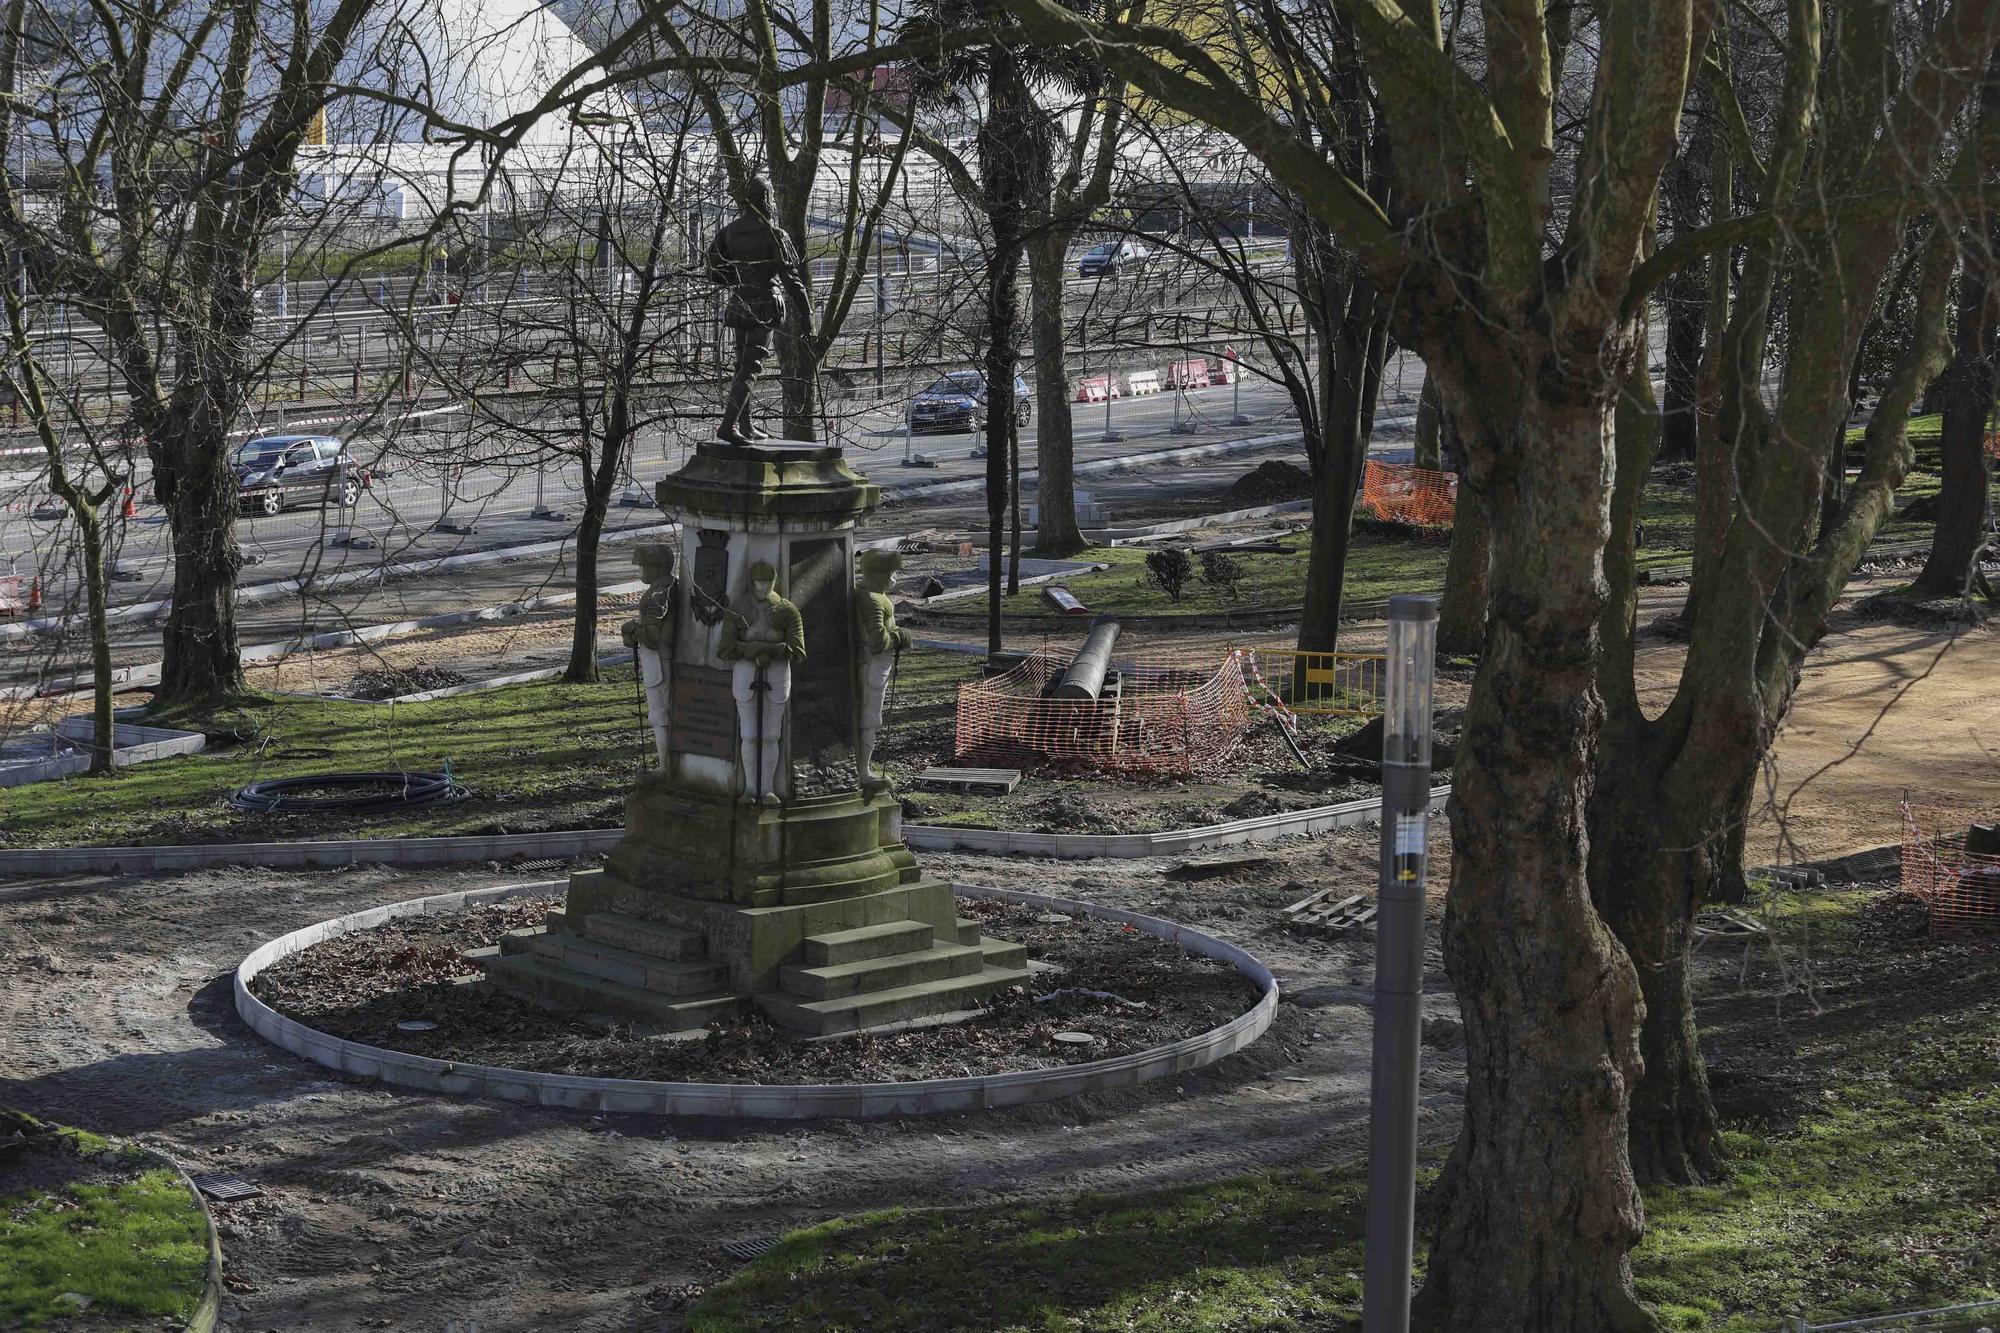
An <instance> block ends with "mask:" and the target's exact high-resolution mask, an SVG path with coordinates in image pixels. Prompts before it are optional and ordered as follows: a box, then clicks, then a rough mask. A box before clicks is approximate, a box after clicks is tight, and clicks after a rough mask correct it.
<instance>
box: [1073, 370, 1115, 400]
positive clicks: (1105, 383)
mask: <svg viewBox="0 0 2000 1333" xmlns="http://www.w3.org/2000/svg"><path fill="white" fill-rule="evenodd" d="M1123 396H1124V395H1123V394H1121V393H1119V392H1118V384H1117V381H1115V380H1113V379H1112V378H1111V377H1110V376H1109V375H1085V376H1084V377H1083V378H1082V379H1080V380H1078V381H1077V382H1076V401H1077V402H1079V403H1102V402H1105V401H1107V400H1108V399H1112V398H1121V397H1123Z"/></svg>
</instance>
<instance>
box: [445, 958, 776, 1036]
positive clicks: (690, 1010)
mask: <svg viewBox="0 0 2000 1333" xmlns="http://www.w3.org/2000/svg"><path fill="white" fill-rule="evenodd" d="M482 954H483V955H489V956H487V957H484V958H480V957H476V955H482ZM465 957H466V958H467V960H468V961H473V962H477V963H479V964H480V966H482V967H483V968H484V969H485V972H486V979H487V981H488V982H490V983H492V984H493V985H495V986H498V987H499V988H500V989H501V990H503V991H506V992H507V993H508V994H509V995H512V996H515V997H516V998H518V999H522V1000H526V1001H527V1002H529V1003H530V1004H535V1005H540V1006H542V1007H544V1008H549V1009H556V1010H560V1011H565V1012H570V1013H576V1012H582V1013H587V1014H604V1015H607V1016H610V1017H613V1018H636V1019H642V1020H645V1021H647V1022H650V1023H656V1024H658V1025H660V1026H661V1027H665V1028H670V1029H673V1030H676V1031H678V1030H681V1029H686V1028H698V1027H706V1026H708V1025H709V1024H710V1023H713V1022H715V1021H716V1020H717V1019H722V1018H732V1017H734V1016H735V1015H737V1014H739V1013H741V1012H742V1011H743V997H742V996H741V995H736V994H732V993H730V992H727V991H711V992H708V993H706V994H700V995H682V996H672V995H662V994H660V993H658V992H657V991H650V990H641V989H640V988H639V987H637V986H625V985H621V984H619V983H618V982H615V981H606V980H605V979H604V978H602V977H592V976H585V975H584V974H583V973H581V972H573V971H571V970H570V969H569V968H566V967H563V966H561V965H560V964H557V963H552V962H550V961H549V960H548V959H546V958H543V957H541V956H540V955H538V954H529V953H517V954H502V953H501V952H500V951H499V950H498V949H474V950H470V951H468V952H467V953H466V955H465Z"/></svg>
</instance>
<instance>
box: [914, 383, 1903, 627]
mask: <svg viewBox="0 0 2000 1333" xmlns="http://www.w3.org/2000/svg"><path fill="white" fill-rule="evenodd" d="M1936 420H1937V418H1936V417H1920V418H1915V419H1913V420H1912V422H1911V427H1912V433H1913V435H1914V434H1916V433H1917V432H1918V431H1919V430H1920V429H1922V428H1923V423H1925V422H1930V423H1933V424H1932V425H1931V426H1930V427H1929V429H1930V430H1931V432H1932V434H1931V436H1930V437H1929V438H1930V439H1931V440H1933V441H1934V440H1935V430H1936V427H1935V424H1934V423H1935V422H1936ZM1936 468H1937V462H1936V450H1935V448H1934V447H1933V448H1932V449H1930V450H1929V452H1928V454H1926V453H1925V451H1924V448H1923V446H1922V444H1921V443H1920V444H1919V449H1918V468H1917V470H1913V471H1912V472H1911V474H1910V476H1909V478H1908V480H1907V481H1906V482H1905V483H1904V485H1903V487H1902V489H1901V490H1900V491H1898V493H1897V494H1898V496H1899V499H1900V501H1901V502H1903V503H1907V502H1909V501H1910V500H1914V499H1917V498H1919V497H1921V496H1927V495H1934V494H1936V492H1937V488H1938V478H1937V474H1936ZM1640 520H1641V522H1642V523H1643V524H1644V527H1645V544H1644V545H1643V546H1642V547H1641V548H1640V550H1639V553H1638V563H1639V568H1640V569H1642V570H1659V569H1668V568H1673V567H1685V566H1686V565H1687V563H1688V561H1689V560H1690V558H1691V552H1692V550H1693V543H1694V488H1693V485H1692V483H1673V482H1666V481H1660V480H1654V481H1652V482H1649V483H1648V484H1647V486H1646V493H1645V497H1644V499H1643V500H1642V501H1641V503H1640ZM1930 532H1931V525H1930V524H1929V523H1913V522H1902V521H1895V520H1892V521H1891V522H1890V523H1888V524H1887V525H1886V526H1885V527H1884V528H1883V530H1882V532H1881V533H1880V534H1879V539H1880V540H1882V541H1891V542H1896V541H1912V540H1917V539H1928V538H1929V536H1930ZM1290 540H1291V544H1292V546H1293V548H1294V549H1293V550H1292V551H1291V552H1290V553H1289V554H1282V555H1281V554H1272V553H1243V554H1239V555H1237V556H1236V559H1237V560H1238V561H1239V562H1241V564H1242V566H1243V572H1244V576H1243V581H1242V583H1241V584H1240V585H1239V586H1238V589H1237V596H1236V597H1235V599H1234V600H1232V599H1231V598H1230V597H1229V596H1228V594H1227V593H1226V592H1225V591H1224V590H1223V589H1220V588H1214V587H1210V586H1209V585H1207V584H1205V583H1203V582H1201V580H1200V577H1199V575H1198V574H1197V576H1196V577H1195V578H1194V579H1192V580H1190V581H1189V583H1188V585H1187V586H1186V588H1184V589H1183V590H1182V594H1181V598H1180V600H1179V601H1178V602H1176V601H1173V600H1171V599H1170V598H1168V596H1167V595H1166V594H1165V593H1164V592H1162V591H1160V589H1158V588H1157V587H1155V586H1153V584H1152V583H1151V582H1150V581H1149V580H1148V579H1147V577H1146V549H1147V548H1144V547H1131V546H1114V547H1093V548H1092V549H1090V550H1089V551H1086V552H1085V553H1083V554H1082V555H1080V556H1078V557H1077V558H1078V559H1082V560H1091V561H1096V562H1098V563H1101V564H1106V565H1108V566H1110V567H1109V568H1108V569H1102V570H1098V571H1095V572H1093V573H1089V574H1080V575H1077V576H1076V577H1074V578H1069V579H1064V580H1062V583H1063V586H1064V587H1066V588H1068V589H1069V590H1070V592H1071V593H1073V594H1075V596H1076V597H1077V599H1078V600H1079V601H1081V602H1082V603H1083V604H1084V605H1085V606H1087V607H1089V608H1090V609H1091V610H1092V611H1099V612H1112V613H1114V614H1124V615H1133V614H1140V613H1154V614H1158V613H1168V614H1176V613H1177V614H1182V615H1214V614H1218V613H1222V612H1227V611H1257V610H1274V609H1281V608H1292V607H1297V606H1299V605H1300V604H1301V603H1302V602H1303V601H1304V600H1305V584H1306V554H1307V548H1308V539H1307V537H1306V535H1305V534H1303V533H1301V534H1299V535H1298V536H1296V537H1294V538H1291V539H1290ZM1446 555H1447V548H1446V544H1445V542H1444V541H1442V540H1433V541H1419V540H1415V539H1413V538H1410V537H1404V536H1401V535H1390V534H1388V533H1385V532H1383V531H1381V530H1380V529H1377V528H1363V529H1358V530H1357V531H1356V532H1355V534H1354V538H1353V541H1352V542H1351V543H1350V545H1349V547H1348V553H1347V578H1346V581H1345V585H1344V587H1343V589H1342V596H1343V598H1344V599H1346V600H1348V601H1373V600H1377V599H1380V598H1383V597H1387V596H1389V595H1390V594H1392V593H1400V592H1414V593H1426V592H1429V593H1435V592H1439V591H1441V590H1442V589H1443V587H1444V566H1445V557H1446ZM984 607H985V602H984V599H982V598H973V599H968V600H966V601H962V602H958V603H955V604H947V606H946V607H941V608H940V609H939V612H938V613H937V614H939V615H941V616H946V617H951V618H954V619H957V618H963V619H967V620H974V619H978V618H980V617H982V616H984V615H985V610H984ZM1002 607H1003V609H1004V610H1005V612H1006V613H1007V614H1009V615H1042V614H1048V613H1049V611H1050V607H1049V604H1048V603H1047V602H1046V601H1045V600H1044V599H1043V597H1042V589H1041V588H1040V587H1039V586H1037V587H1033V588H1027V589H1023V590H1022V591H1021V592H1019V593H1017V594H1016V595H1014V596H1012V597H1009V598H1007V599H1006V600H1005V601H1004V602H1003V603H1002Z"/></svg>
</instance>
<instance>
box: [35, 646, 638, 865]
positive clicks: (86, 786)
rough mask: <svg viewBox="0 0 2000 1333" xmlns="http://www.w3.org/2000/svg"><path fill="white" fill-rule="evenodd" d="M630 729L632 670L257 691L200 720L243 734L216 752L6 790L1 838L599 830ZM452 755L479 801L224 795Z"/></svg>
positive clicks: (626, 754) (439, 762) (53, 840)
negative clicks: (254, 804) (299, 808)
mask: <svg viewBox="0 0 2000 1333" xmlns="http://www.w3.org/2000/svg"><path fill="white" fill-rule="evenodd" d="M640 725H641V724H640V721H639V704H638V701H637V699H636V698H635V694H634V683H633V677H632V670H631V668H630V667H625V668H622V669H619V670H616V671H612V672H608V673H606V679H605V680H604V681H602V682H601V683H598V684H594V685H563V684H556V683H550V684H538V685H520V686H512V687H509V688H506V689H500V690H491V691H487V692H485V693H481V694H469V695H461V696H459V697H458V698H454V699H439V700H435V701H433V702H430V703H417V704H397V705H394V706H390V705H385V704H353V703H335V702H330V701H322V700H311V699H298V698H282V699H269V700H263V701H258V702H254V703H252V704H250V705H248V706H246V707H244V708H242V709H240V710H236V711H233V712H231V713H228V714H224V715H221V716H217V717H214V718H212V719H209V720H208V721H207V722H206V724H205V725H204V727H203V729H205V730H210V731H215V730H220V729H223V728H230V727H233V728H235V729H236V730H237V731H238V732H239V734H241V735H242V736H243V737H244V739H243V740H241V741H240V742H238V743H235V744H232V745H229V746H228V747H227V748H221V749H217V748H214V744H213V742H211V749H210V750H209V751H206V752H204V753H201V754H194V755H188V756H185V757H182V758H177V759H162V760H158V761H155V762H153V763H148V764H138V765H135V766H133V767H131V768H126V769H120V770H118V771H117V772H116V773H114V774H112V775H109V776H106V777H94V778H84V777H79V778H71V779H68V780H66V781H62V782H43V783H36V784H34V785H31V786H26V787H16V788H14V789H12V790H11V791H9V792H8V793H7V800H6V803H5V806H4V813H0V834H4V837H5V845H7V846H13V847H27V846H49V845H80V844H88V843H97V844H111V845H122V844H125V843H128V842H156V843H157V842H196V841H206V840H214V839H220V838H228V839H231V840H238V841H256V840H263V839H274V840H275V839H281V838H307V837H364V836H366V837H380V836H396V835H405V834H409V835H417V834H425V835H432V834H434V835H440V836H441V835H445V834H451V833H467V832H475V831H495V832H499V831H515V832H520V831H529V830H533V829H540V828H551V827H556V828H562V827H602V826H604V825H605V824H607V823H616V822H618V820H619V818H620V811H619V807H618V800H619V798H621V797H622V796H623V794H624V792H625V790H626V788H628V787H629V786H630V785H631V783H632V781H633V779H634V777H635V776H636V775H637V772H638V761H639V758H640V755H641V753H642V742H641V730H640ZM648 739H650V738H648ZM447 763H449V764H450V765H451V770H452V772H453V773H454V774H455V775H456V776H457V777H458V778H459V779H460V780H461V781H463V782H464V783H465V784H466V785H468V786H469V787H471V788H472V790H473V793H474V797H473V799H472V800H469V801H466V802H464V803H462V804H460V805H456V806H450V807H446V808H441V809H437V810H432V811H429V812H416V813H414V814H410V813H405V814H385V815H376V816H343V817H341V819H340V821H339V823H338V825H337V826H332V825H325V824H322V825H319V826H317V827H315V826H313V825H312V824H311V823H310V822H309V820H308V818H307V817H304V816H284V815H256V814H245V813H241V812H237V811H233V810H231V809H229V808H228V807H227V806H226V805H225V804H224V802H225V800H226V799H227V797H228V796H229V794H230V793H231V792H233V791H235V790H236V789H237V788H239V787H241V786H243V785H245V784H246V783H250V782H253V781H257V780H259V779H262V778H278V777H292V776H296V775H301V774H307V773H324V772H332V771H337V770H376V769H402V770H425V769H440V768H442V767H443V766H444V765H445V764H447Z"/></svg>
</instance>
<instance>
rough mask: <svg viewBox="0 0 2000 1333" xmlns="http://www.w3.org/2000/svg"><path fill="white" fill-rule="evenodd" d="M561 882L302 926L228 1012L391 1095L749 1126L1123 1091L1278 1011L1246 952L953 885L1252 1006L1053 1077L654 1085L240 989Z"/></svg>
mask: <svg viewBox="0 0 2000 1333" xmlns="http://www.w3.org/2000/svg"><path fill="white" fill-rule="evenodd" d="M563 883H564V881H562V880H546V881H540V882H536V883H530V884H509V885H500V886H497V887H495V888H491V889H471V890H467V891H464V892H460V893H445V894H437V895H434V896H432V897H428V898H412V899H407V900H405V901H403V902H400V903H391V904H389V905H388V906H386V907H376V908H370V909H368V910H366V911H362V912H352V913H349V914H348V915H346V916H339V917H334V918H333V919H332V920H329V921H321V922H319V923H317V924H315V925H311V926H306V927H304V928H302V929H299V930H295V931H292V932H290V933H289V934H286V935H281V936H279V937H278V938H277V939H275V940H271V941H270V942H268V943H266V944H263V945H260V946H259V947H258V948H256V949H254V950H252V951H251V953H250V954H249V955H248V956H247V957H246V958H244V960H243V961H242V962H241V963H240V964H238V965H237V968H236V971H235V974H234V976H233V978H232V985H233V987H234V990H235V996H236V1012H237V1014H238V1015H239V1016H241V1017H242V1019H243V1021H244V1022H245V1023H247V1024H249V1025H250V1027H251V1028H252V1029H253V1030H254V1031H256V1033H257V1034H258V1035H259V1036H261V1037H263V1038H264V1039H265V1040H267V1041H270V1042H272V1043H273V1044H275V1045H277V1046H280V1047H282V1048H283V1049H285V1050H287V1051H290V1052H291V1053H292V1054H294V1055H298V1056H301V1057H303V1058H305V1059H307V1060H310V1061H312V1062H313V1063H314V1064H318V1065H323V1066H325V1067H326V1068H329V1069H335V1070H339V1071H341V1072H343V1073H346V1074H351V1075H353V1076H355V1077H357V1078H364V1079H373V1080H377V1081H379V1082H382V1083H386V1084H389V1085H391V1086H393V1087H399V1088H412V1089H415V1090H418V1091H422V1092H438V1093H451V1094H457V1095H461V1096H477V1097H497V1098H500V1099H501V1100H503V1101H513V1102H527V1103H529V1104H532V1105H537V1106H556V1107H565V1108H568V1109H572V1110H579V1111H592V1112H599V1113H603V1112H614V1113H629V1114H640V1115H683V1116H684V1115H722V1116H735V1117H741V1118H747V1119H753V1120H812V1119H820V1118H850V1119H859V1118H867V1117H873V1116H890V1115H938V1114H945V1113H950V1112H962V1111H983V1110H995V1109H998V1108H1001V1107H1007V1106H1021V1105H1026V1104H1029V1103H1032V1102H1046V1101H1053V1100H1056V1099H1057V1098H1062V1097H1074V1096H1078V1095H1080V1094H1084V1093H1096V1092H1111V1091H1115V1090H1118V1089H1121V1088H1130V1087H1134V1086H1137V1085H1138V1084H1141V1083H1146V1082H1150V1081H1152V1080H1154V1079H1158V1078H1163V1077H1165V1076H1166V1075H1168V1074H1179V1073H1185V1072H1186V1071H1188V1070H1190V1069H1199V1068H1201V1067H1202V1066H1204V1065H1209V1064H1213V1063H1215V1062H1216V1061H1217V1060H1220V1059H1222V1058H1223V1057H1224V1056H1227V1055H1233V1054H1234V1053H1235V1052H1237V1051H1240V1050H1242V1049H1243V1048H1244V1047H1246V1046H1248V1045H1249V1044H1250V1043H1251V1042H1254V1041H1255V1040H1257V1038H1258V1037H1260V1036H1262V1035H1263V1034H1264V1032H1265V1030H1266V1029H1268V1028H1269V1027H1270V1026H1271V1020H1272V1018H1273V1017H1274V1016H1275V1015H1276V1014H1277V1011H1278V980H1277V978H1276V977H1275V976H1273V975H1272V973H1271V969H1270V968H1269V967H1267V966H1265V965H1264V964H1263V963H1262V962H1260V961H1259V960H1258V959H1257V958H1256V957H1255V956H1254V955H1252V954H1251V953H1249V952H1248V951H1247V950H1245V949H1243V948H1240V947H1239V946H1237V945H1234V944H1231V943H1229V942H1228V941H1226V940H1221V939H1217V938H1216V937H1215V936H1213V935H1209V934H1206V933H1204V932H1202V931H1198V930H1194V929H1192V928H1190V927H1187V926H1182V925H1179V924H1177V923H1175V922H1171V921H1165V920H1162V919H1160V918H1158V917H1151V916H1145V915H1142V914H1140V913H1138V912H1128V911H1125V910H1124V909H1122V908H1116V907H1103V906H1100V905H1098V904H1095V903H1086V902H1083V901H1081V900H1078V899H1073V898H1057V897H1052V896H1049V895H1046V894H1039V893H1024V892H1020V891H1017V890H1009V889H989V888H984V887H981V886H978V885H970V884H953V885H952V890H953V892H955V893H958V894H961V895H963V896H965V897H968V898H990V899H997V900H999V901H1001V902H1011V903H1018V904H1022V905H1025V906H1039V907H1046V908H1048V909H1050V910H1051V911H1060V912H1065V913H1068V914H1070V915H1074V916H1089V917H1094V918H1096V919H1098V920H1103V921H1114V922H1118V923H1120V924H1123V925H1127V926H1130V927H1132V928H1134V929H1136V930H1142V931H1145V932H1146V933H1147V934H1149V935H1153V936H1155V937H1157V938H1159V939H1163V940H1168V941H1170V942H1172V943H1175V944H1178V945H1180V946H1181V948H1182V949H1183V950H1185V951H1187V952H1189V953H1195V954H1200V955H1201V956H1202V957H1204V958H1212V959H1215V960H1217V961H1220V962H1226V963H1229V964H1230V965H1231V966H1233V967H1235V968H1236V970H1237V971H1238V972H1239V973H1240V974H1242V975H1243V976H1245V977H1247V978H1248V979H1249V980H1250V981H1251V982H1252V983H1253V984H1255V985H1256V987H1257V988H1258V997H1257V1002H1256V1003H1255V1004H1254V1005H1252V1006H1251V1007H1250V1008H1249V1009H1248V1010H1246V1011H1245V1012H1243V1013H1241V1014H1238V1015H1237V1016H1236V1017H1235V1018H1233V1019H1231V1020H1230V1021H1229V1022H1227V1023H1224V1024H1222V1025H1221V1026H1219V1027H1215V1028H1211V1029H1209V1030H1208V1031H1207V1032H1204V1033H1201V1034H1199V1035H1197V1036H1193V1037H1183V1038H1182V1039H1180V1040H1179V1041H1174V1042H1168V1043H1166V1044H1164V1045H1161V1046H1154V1047H1151V1048H1150V1049H1147V1050H1144V1051H1138V1052H1134V1053H1133V1054H1130V1055H1120V1056H1113V1057H1111V1058H1109V1059H1104V1060H1092V1061H1089V1062H1087V1063H1085V1064H1080V1065H1063V1066H1059V1067H1057V1068H1054V1069H1032V1070H1022V1071H1019V1072H1016V1073H1007V1074H978V1075H971V1076H968V1077H964V1078H945V1079H924V1080H921V1081H913V1082H904V1083H801V1084H775V1083H664V1082H655V1081H653V1080H649V1079H626V1078H590V1077H585V1076H583V1075H577V1074H545V1073H540V1072H537V1071H532V1070H522V1069H503V1068H498V1067H494V1066H489V1065H462V1064H458V1063H456V1062H454V1061H449V1060H435V1059H431V1058H430V1057H428V1056H421V1055H410V1054H407V1053H405V1052H402V1051H389V1050H384V1049H382V1048H381V1047H379V1046H366V1045H363V1044H361V1043H359V1042H351V1041H343V1040H342V1039H340V1038H338V1037H331V1036H328V1035H327V1034H325V1033H323V1032H320V1031H318V1030H317V1029H315V1028H311V1027H308V1026H306V1025H305V1024H303V1023H300V1022H298V1021H297V1020H296V1019H291V1018H287V1017H285V1016H284V1015H283V1014H280V1013H278V1012H277V1011H276V1010H274V1009H272V1008H271V1007H270V1006H268V1005H266V1004H265V1003H264V1002H263V1001H262V1000H259V999H258V998H257V997H256V996H255V995H252V994H251V993H250V986H249V983H250V982H251V981H252V980H254V979H255V978H256V976H257V974H258V973H259V972H261V971H262V970H263V969H264V968H266V967H269V966H270V965H271V964H273V963H275V962H278V961H279V960H281V959H283V958H287V957H289V956H291V955H292V954H294V953H297V952H299V951H300V950H302V949H304V948H306V947H308V946H310V945H313V944H318V943H321V942H322V941H325V940H329V939H334V938H336V937H338V936H341V935H346V934H349V933H351V932H353V931H356V930H365V929H368V928H369V927H372V926H379V925H382V924H384V923H385V922H388V921H392V920H395V919H396V918H398V917H404V916H420V915H436V914H440V913H444V912H452V911H460V910H463V909H465V908H467V907H474V906H481V905H484V904H487V903H492V902H499V901H502V900H504V899H507V898H513V897H519V896H523V895H526V894H529V893H537V892H543V893H546V892H550V891H552V890H556V889H560V888H561V887H562V885H563Z"/></svg>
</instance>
